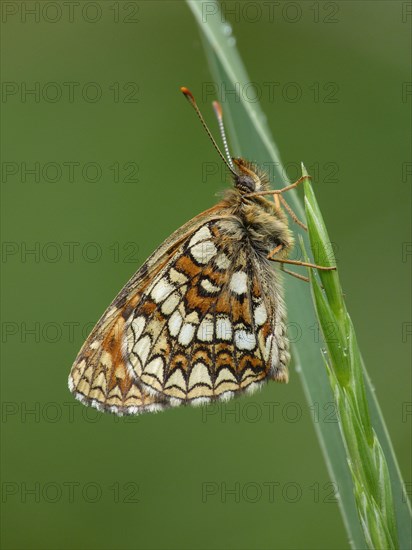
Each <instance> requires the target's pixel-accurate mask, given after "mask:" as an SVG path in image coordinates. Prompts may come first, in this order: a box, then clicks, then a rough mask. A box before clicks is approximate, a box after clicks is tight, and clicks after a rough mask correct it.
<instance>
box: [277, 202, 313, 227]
mask: <svg viewBox="0 0 412 550" xmlns="http://www.w3.org/2000/svg"><path fill="white" fill-rule="evenodd" d="M275 197H276V198H277V199H278V201H279V202H281V203H282V206H283V208H284V209H285V210H286V212H287V213H288V214H289V216H290V217H291V218H292V220H293V221H294V222H295V223H296V224H297V225H299V226H300V227H301V228H302V229H304V230H305V231H307V230H308V228H307V226H306V225H305V224H304V223H303V222H301V221H300V219H299V218H298V217H297V216H296V214H295V213H294V211H293V210H292V209H291V207H290V206H289V205H288V203H287V202H286V201H285V199H284V198H283V196H282V195H275ZM275 202H276V200H275Z"/></svg>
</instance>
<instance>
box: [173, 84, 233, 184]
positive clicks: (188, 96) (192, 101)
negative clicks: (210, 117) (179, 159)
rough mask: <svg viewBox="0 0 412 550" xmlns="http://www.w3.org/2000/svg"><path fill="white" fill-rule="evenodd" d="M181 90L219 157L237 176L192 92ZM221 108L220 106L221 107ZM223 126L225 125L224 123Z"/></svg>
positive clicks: (185, 89) (184, 88)
mask: <svg viewBox="0 0 412 550" xmlns="http://www.w3.org/2000/svg"><path fill="white" fill-rule="evenodd" d="M180 90H181V91H182V93H183V94H184V96H185V97H186V99H187V100H188V101H189V103H190V104H191V105H192V107H193V109H194V110H195V111H196V114H197V116H198V117H199V119H200V122H201V123H202V126H203V128H204V129H205V130H206V133H207V135H208V136H209V138H210V141H211V142H212V143H213V146H214V148H215V149H216V151H217V152H218V153H219V156H220V158H221V159H222V160H223V162H224V163H225V164H226V166H227V167H228V168H229V170H230V171H231V172H232V174H233V175H234V176H237V174H236V172H235V170H234V168H233V165H231V163H230V164H229V162H228V161H227V160H226V157H225V155H224V154H223V153H222V151H221V150H220V149H219V146H218V144H217V143H216V141H215V139H214V137H213V136H212V133H211V131H210V130H209V128H208V126H207V124H206V122H205V119H204V118H203V116H202V113H201V112H200V109H199V107H198V106H197V103H196V100H195V98H194V96H193V94H192V92H191V91H190V90H188V88H186V87H184V86H182V87H181V88H180ZM219 107H220V105H219ZM218 120H219V117H218ZM222 124H223V123H222ZM219 126H220V123H219ZM226 147H227V145H226V146H225V149H226Z"/></svg>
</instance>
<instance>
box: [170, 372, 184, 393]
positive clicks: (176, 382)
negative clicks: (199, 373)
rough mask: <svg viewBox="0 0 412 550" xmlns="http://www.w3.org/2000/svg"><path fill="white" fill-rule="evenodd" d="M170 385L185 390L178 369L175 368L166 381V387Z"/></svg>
mask: <svg viewBox="0 0 412 550" xmlns="http://www.w3.org/2000/svg"><path fill="white" fill-rule="evenodd" d="M170 386H177V387H178V388H180V389H181V390H182V391H185V390H186V382H185V379H184V378H183V375H182V372H181V370H180V369H178V370H175V372H174V373H173V374H172V376H171V377H170V378H169V380H168V381H167V384H166V388H170Z"/></svg>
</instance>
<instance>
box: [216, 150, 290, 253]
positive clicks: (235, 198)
mask: <svg viewBox="0 0 412 550" xmlns="http://www.w3.org/2000/svg"><path fill="white" fill-rule="evenodd" d="M233 160H234V162H235V164H236V166H237V168H238V175H237V176H235V177H234V187H233V188H232V189H228V190H227V191H226V193H225V195H224V200H223V202H224V205H225V208H226V209H227V210H228V212H230V214H231V218H230V221H229V220H228V222H227V223H225V224H224V225H223V226H224V227H225V232H226V233H229V234H230V235H231V237H232V238H233V239H234V240H237V241H243V242H244V241H247V242H248V244H249V245H250V246H251V247H252V248H253V250H255V251H256V252H258V253H260V254H261V255H262V256H267V254H268V253H269V252H270V251H271V250H273V249H274V248H276V247H277V246H279V245H282V252H281V253H280V254H279V257H282V256H287V254H288V253H289V252H290V250H291V248H292V246H293V237H292V234H291V232H290V231H289V228H288V223H287V218H286V216H285V214H284V213H283V211H282V210H281V209H280V208H276V205H275V203H274V202H272V201H269V200H267V199H266V198H264V197H262V196H248V195H250V193H255V192H258V191H267V190H269V188H270V186H269V179H268V177H267V174H266V173H265V172H263V171H261V170H259V168H258V167H257V166H256V165H254V164H253V163H250V162H248V161H245V160H244V159H233ZM232 216H233V217H232Z"/></svg>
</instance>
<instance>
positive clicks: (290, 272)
mask: <svg viewBox="0 0 412 550" xmlns="http://www.w3.org/2000/svg"><path fill="white" fill-rule="evenodd" d="M280 269H281V270H282V271H283V272H284V273H287V274H288V275H292V277H296V279H300V280H301V281H305V283H308V282H309V277H305V276H304V275H299V273H295V272H294V271H290V270H289V269H286V268H285V267H284V266H283V264H281V266H280Z"/></svg>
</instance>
